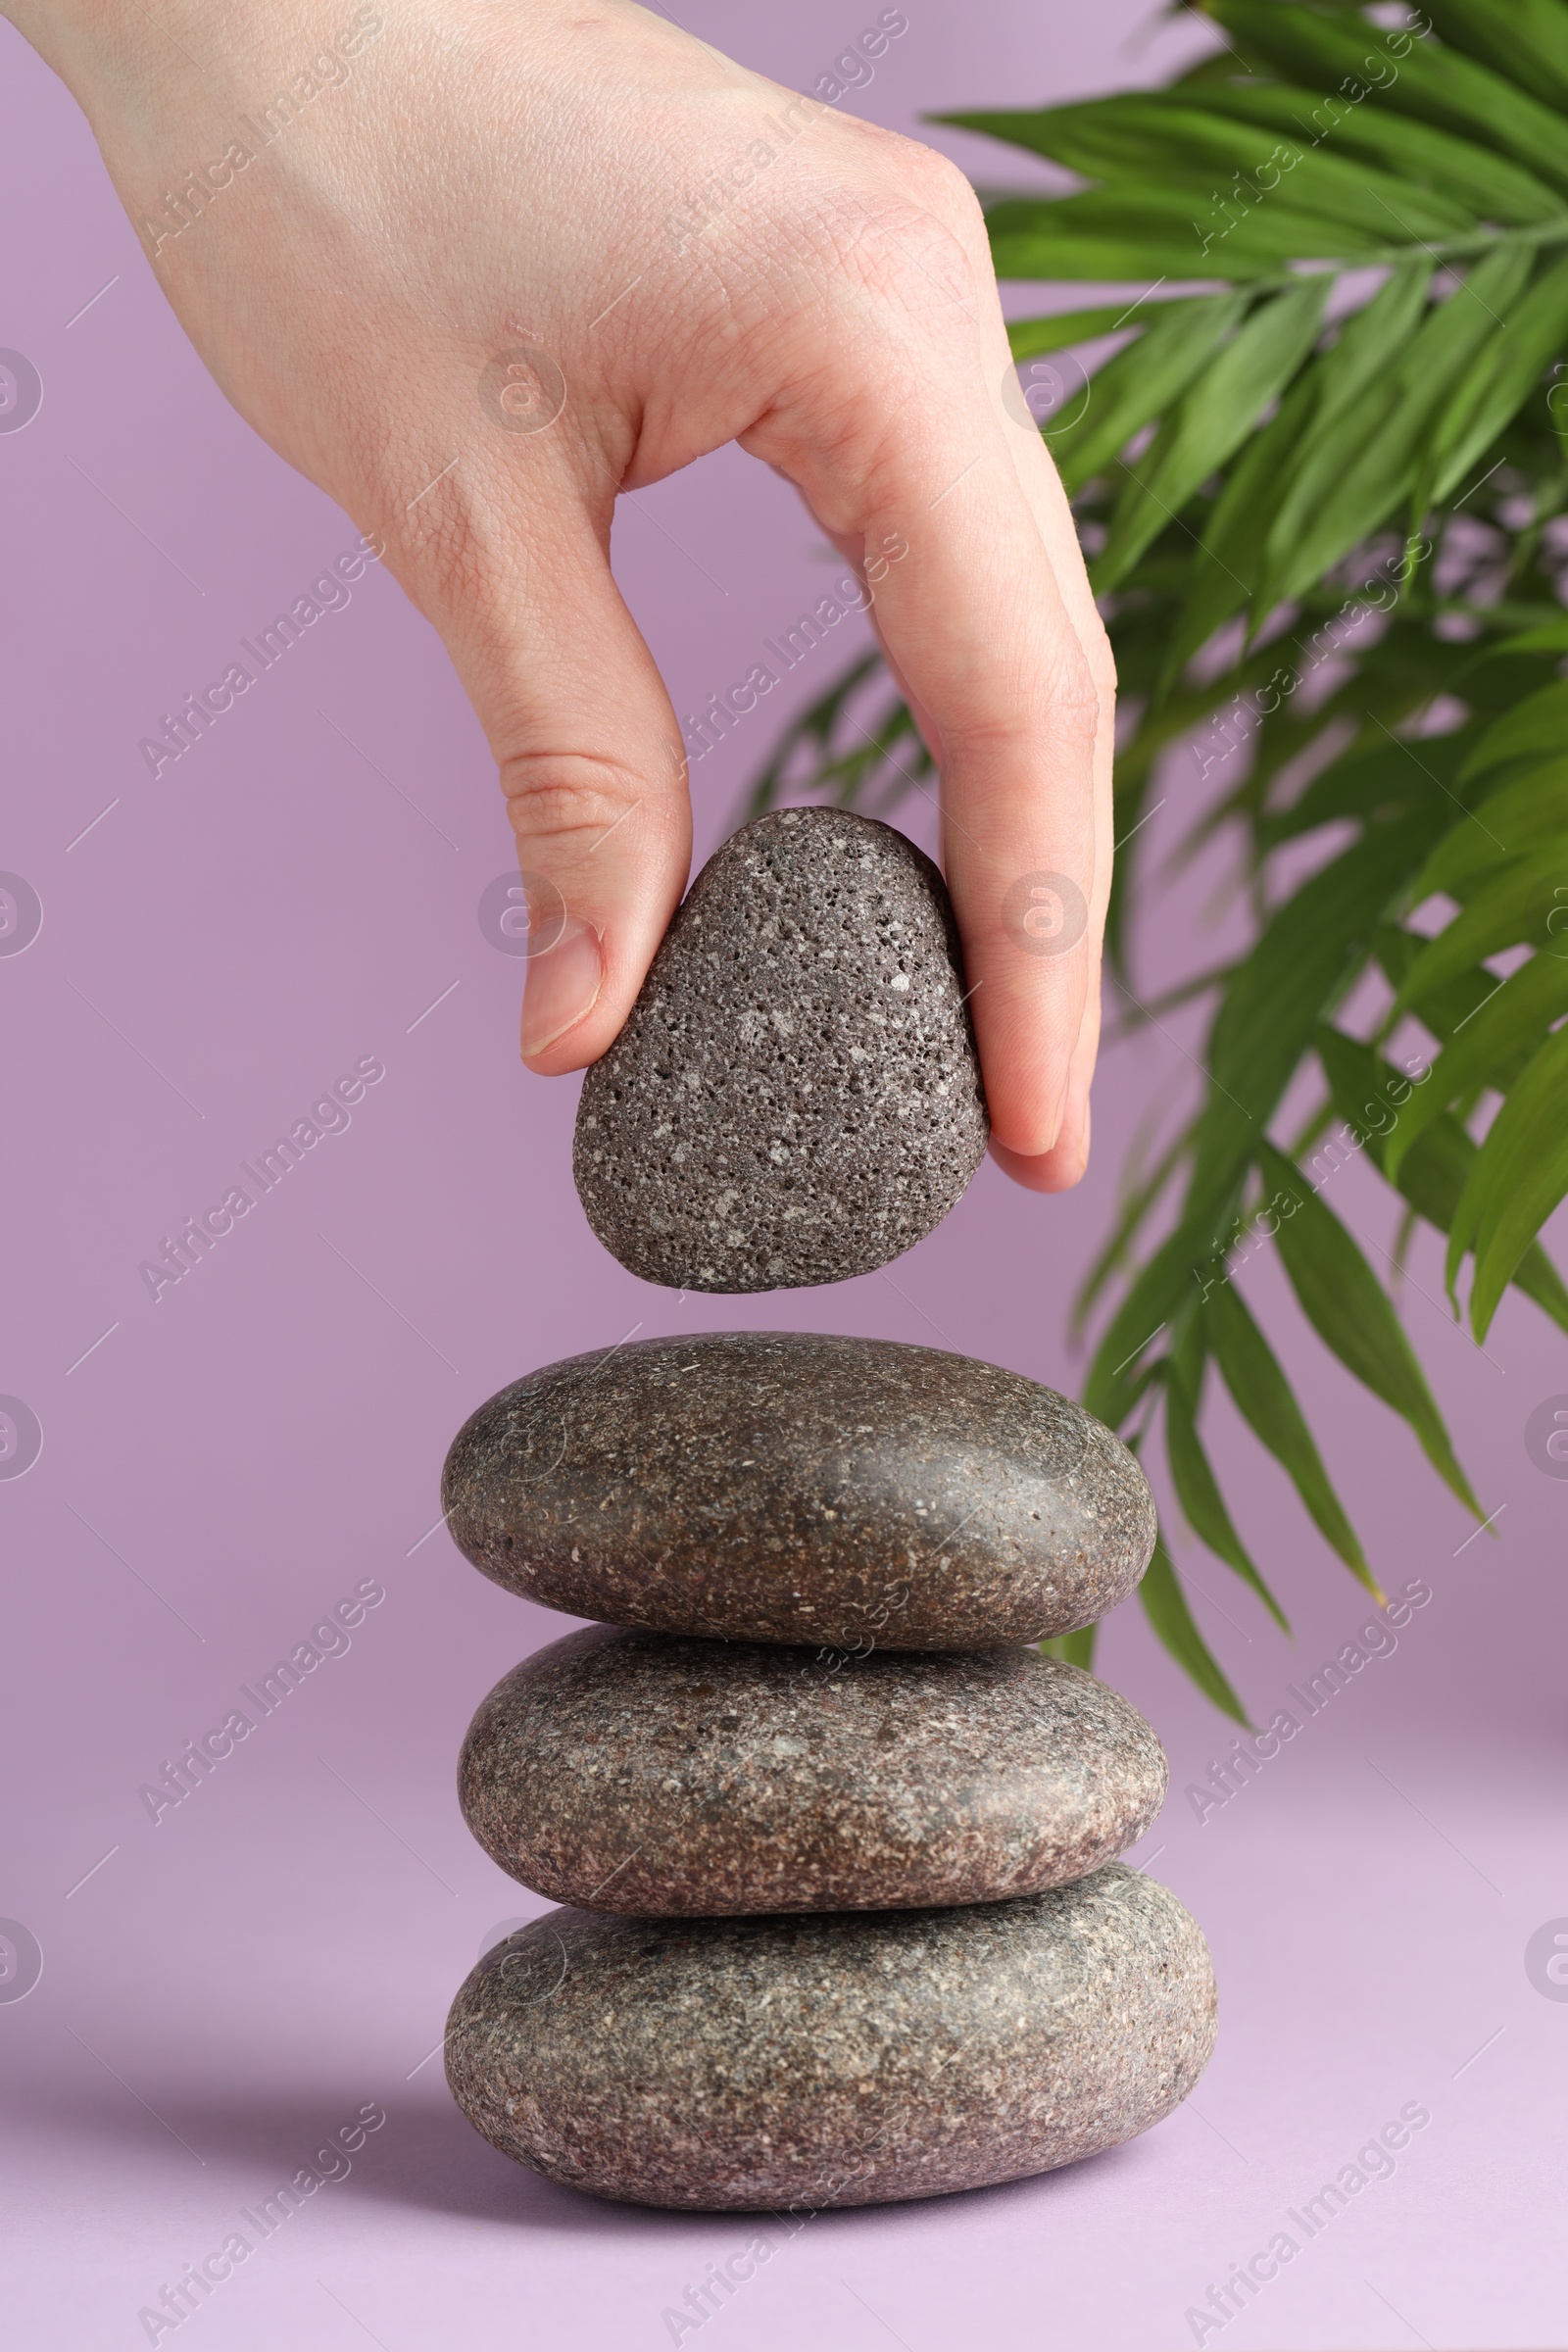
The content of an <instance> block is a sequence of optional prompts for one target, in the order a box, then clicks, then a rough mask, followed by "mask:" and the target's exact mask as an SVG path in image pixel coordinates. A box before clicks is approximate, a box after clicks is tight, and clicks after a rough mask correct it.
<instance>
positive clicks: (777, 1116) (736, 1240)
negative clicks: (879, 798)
mask: <svg viewBox="0 0 1568 2352" xmlns="http://www.w3.org/2000/svg"><path fill="white" fill-rule="evenodd" d="M988 1132H989V1130H988V1126H987V1120H986V1108H985V1097H984V1093H983V1091H982V1088H981V1083H980V1066H979V1062H978V1060H977V1058H976V1054H975V1047H974V1033H973V1029H972V1027H971V1024H970V1020H969V1013H968V1008H967V1006H966V1005H965V1003H964V979H963V967H962V963H961V961H960V957H959V951H958V939H957V933H956V929H955V927H954V921H953V912H952V908H951V907H950V906H949V904H948V894H947V889H946V886H945V884H944V882H943V880H942V876H941V875H940V874H939V873H938V871H937V869H936V867H935V866H934V865H933V864H932V862H931V860H930V858H927V857H926V856H925V855H924V854H923V853H922V852H921V851H919V850H917V849H916V848H915V846H914V844H913V843H912V842H910V841H907V840H906V839H905V837H904V835H903V834H902V833H896V832H894V830H893V828H892V827H891V826H890V825H883V824H878V823H876V822H875V821H874V820H873V819H871V818H869V817H864V816H855V815H852V814H850V813H849V812H848V811H847V810H844V809H780V810H778V811H776V812H775V813H774V814H772V815H770V816H763V817H759V818H758V820H757V821H756V823H755V824H750V825H746V826H743V828H742V829H741V831H740V832H738V833H736V834H733V835H732V836H731V838H730V839H729V840H728V841H726V842H725V843H724V844H723V846H722V847H721V848H720V849H718V850H717V851H715V853H714V855H713V856H712V857H711V858H710V859H709V861H708V863H707V864H706V865H705V866H704V868H703V870H702V872H701V873H700V874H699V875H698V877H697V880H696V881H695V882H694V883H693V885H692V887H691V890H690V891H689V892H688V894H687V896H686V898H685V900H684V901H683V903H682V904H681V906H680V907H678V908H677V909H676V912H675V916H674V919H673V921H672V922H671V923H670V926H669V929H668V931H667V933H666V934H665V937H664V940H663V943H662V946H661V948H660V950H659V953H658V955H657V956H655V958H654V962H653V967H652V969H651V970H650V972H649V974H648V977H647V979H646V981H645V982H644V983H643V988H642V992H641V994H640V995H639V997H638V999H637V1002H636V1004H635V1005H633V1007H632V1010H631V1013H630V1016H629V1017H628V1019H627V1021H626V1024H625V1027H624V1028H623V1029H622V1030H621V1032H620V1035H619V1036H618V1037H617V1038H616V1040H615V1042H614V1044H613V1046H612V1047H611V1048H610V1051H609V1052H608V1053H607V1054H605V1055H604V1057H603V1059H602V1060H600V1061H597V1062H595V1063H594V1065H593V1067H592V1068H591V1069H590V1070H589V1072H588V1075H587V1077H586V1079H585V1080H584V1082H583V1089H582V1098H581V1101H580V1103H579V1105H578V1110H577V1131H576V1140H575V1144H574V1148H573V1153H572V1167H573V1172H574V1174H575V1176H576V1179H577V1191H578V1194H579V1196H580V1198H581V1201H582V1204H583V1207H584V1209H585V1210H586V1211H587V1215H588V1222H589V1224H590V1225H591V1226H592V1227H593V1229H594V1232H595V1233H596V1234H597V1235H598V1236H599V1239H600V1240H601V1241H602V1242H603V1243H604V1245H605V1248H606V1249H607V1250H610V1251H611V1252H612V1254H613V1256H615V1257H618V1258H619V1260H620V1262H621V1264H622V1265H623V1266H628V1267H629V1268H630V1269H631V1271H632V1273H634V1274H640V1275H641V1276H642V1277H643V1279H644V1280H645V1281H647V1282H662V1283H666V1284H668V1285H669V1286H670V1287H671V1288H672V1289H683V1290H690V1291H771V1290H790V1289H794V1288H797V1287H798V1286H799V1285H801V1284H803V1283H818V1282H842V1281H844V1280H845V1279H846V1278H847V1277H848V1276H849V1275H852V1274H868V1273H870V1272H871V1271H872V1269H873V1268H874V1267H877V1266H884V1265H886V1264H887V1262H888V1260H889V1259H890V1258H895V1257H898V1256H899V1255H900V1254H901V1253H902V1252H903V1251H904V1250H908V1249H910V1248H912V1246H913V1245H914V1244H915V1243H916V1242H918V1241H919V1240H921V1239H922V1237H923V1236H924V1235H926V1234H928V1233H929V1232H930V1231H931V1229H932V1227H933V1226H934V1225H937V1224H940V1222H941V1220H942V1219H943V1218H944V1217H945V1216H946V1215H947V1213H948V1211H949V1209H950V1208H952V1207H953V1205H954V1203H955V1202H956V1201H958V1200H959V1199H960V1197H961V1196H962V1194H963V1192H964V1189H965V1187H966V1186H967V1185H968V1182H969V1179H970V1178H971V1176H973V1174H974V1172H975V1170H976V1168H977V1167H978V1166H979V1165H980V1162H981V1160H982V1159H983V1158H984V1156H985V1149H986V1139H987V1135H988Z"/></svg>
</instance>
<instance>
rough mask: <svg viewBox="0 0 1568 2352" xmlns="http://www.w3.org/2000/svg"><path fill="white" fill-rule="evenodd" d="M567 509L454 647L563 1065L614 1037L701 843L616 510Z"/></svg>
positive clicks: (537, 1018) (541, 1019)
mask: <svg viewBox="0 0 1568 2352" xmlns="http://www.w3.org/2000/svg"><path fill="white" fill-rule="evenodd" d="M561 522H562V527H561V531H560V533H559V534H558V535H557V536H556V538H555V543H554V545H553V547H552V551H551V556H550V561H549V563H548V564H540V563H538V562H537V561H534V562H532V563H526V564H521V565H519V567H518V570H517V572H516V574H515V577H514V578H513V580H512V581H511V582H510V583H509V584H508V585H507V586H506V587H504V588H502V589H500V590H498V589H497V587H496V586H495V584H494V583H493V582H492V583H491V585H489V586H488V587H487V590H486V593H485V597H484V600H483V603H484V609H483V610H482V611H481V612H479V613H473V612H472V611H469V612H466V613H465V614H464V615H463V618H462V622H461V627H460V630H459V632H458V643H457V644H455V646H454V656H455V659H457V661H458V665H459V668H460V671H461V672H462V673H463V677H464V683H465V685H466V687H467V689H468V692H469V696H470V699H471V700H472V702H473V706H474V709H475V711H477V713H478V716H479V720H480V723H481V725H482V726H483V727H484V729H485V732H486V734H487V736H488V737H489V741H490V748H491V750H492V751H493V753H494V754H495V759H496V763H497V766H498V767H499V769H500V772H501V785H502V790H503V791H504V792H505V794H506V798H507V809H508V814H509V815H510V817H511V820H512V828H513V831H514V833H515V836H516V842H517V860H518V864H519V866H520V867H521V869H522V880H523V887H524V891H525V893H526V897H527V903H528V916H529V939H528V959H527V966H526V973H525V978H524V982H523V998H522V1040H521V1042H522V1057H523V1059H524V1061H526V1062H527V1063H528V1065H529V1067H530V1068H532V1069H535V1070H538V1071H539V1072H541V1073H542V1074H543V1075H546V1076H550V1077H554V1076H557V1075H559V1074H560V1073H562V1072H563V1071H565V1070H576V1069H581V1068H582V1067H583V1066H584V1065H585V1064H586V1063H588V1062H591V1061H596V1060H597V1059H598V1058H599V1056H600V1054H603V1053H604V1052H605V1050H606V1048H607V1047H608V1046H609V1045H610V1044H611V1042H612V1040H613V1038H614V1037H615V1036H616V1034H617V1032H618V1031H619V1029H620V1027H621V1024H622V1022H623V1021H624V1020H625V1018H626V1015H627V1013H628V1012H629V1011H630V1010H631V1006H632V1003H633V1001H634V999H635V997H636V995H637V991H638V989H639V988H640V987H641V986H642V983H643V978H644V975H645V974H646V972H647V970H648V966H649V964H650V963H651V962H652V961H653V957H654V952H655V950H656V949H657V947H658V946H659V943H660V941H661V940H662V937H663V935H664V930H665V926H666V925H667V923H668V921H669V918H670V915H671V913H672V912H673V911H674V908H675V905H676V903H677V901H678V900H679V898H680V894H681V891H682V889H683V887H684V885H685V880H686V873H687V868H688V865H689V862H690V858H691V809H690V803H689V800H688V797H687V780H686V754H685V750H684V747H683V745H682V743H681V737H680V729H679V727H678V726H677V724H676V721H675V713H674V711H673V709H672V708H671V706H670V701H669V697H668V695H667V694H666V693H665V691H664V686H663V681H662V679H661V677H660V675H659V671H658V669H657V668H656V666H655V663H654V658H653V656H652V654H650V652H649V650H648V647H647V645H646V644H645V643H644V641H643V638H642V634H641V632H640V630H639V629H638V627H637V625H636V623H635V621H634V620H633V619H632V616H631V614H630V613H629V612H628V611H627V610H626V606H625V604H624V602H623V600H622V598H621V594H620V591H619V589H618V588H617V587H616V585H615V582H614V579H613V576H612V573H611V569H610V555H609V544H608V517H607V518H606V520H605V521H604V522H603V523H602V524H601V523H598V522H596V521H595V519H594V518H593V517H592V516H590V515H587V514H585V513H583V512H582V511H581V510H577V511H576V512H574V513H573V514H571V515H569V516H564V517H562V518H561ZM535 552H536V551H535Z"/></svg>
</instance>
